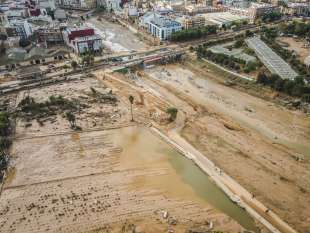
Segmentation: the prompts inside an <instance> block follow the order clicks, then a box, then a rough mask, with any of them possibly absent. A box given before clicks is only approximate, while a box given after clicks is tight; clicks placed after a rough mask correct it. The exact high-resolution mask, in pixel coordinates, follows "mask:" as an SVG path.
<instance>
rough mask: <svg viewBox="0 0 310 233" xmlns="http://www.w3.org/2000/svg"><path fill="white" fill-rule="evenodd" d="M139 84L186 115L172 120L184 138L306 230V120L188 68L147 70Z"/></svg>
mask: <svg viewBox="0 0 310 233" xmlns="http://www.w3.org/2000/svg"><path fill="white" fill-rule="evenodd" d="M144 81H145V83H147V84H148V85H149V86H152V87H153V89H156V91H157V92H159V93H161V94H162V95H163V96H165V98H166V99H167V100H169V101H171V102H172V103H174V104H175V106H176V107H177V108H178V109H179V111H180V112H181V113H182V114H181V115H180V116H183V115H185V117H183V118H182V119H179V121H178V120H177V126H179V128H182V127H183V126H184V127H183V128H182V130H181V134H182V136H183V137H185V138H186V139H187V140H188V141H189V142H190V143H191V144H193V145H194V146H195V147H196V148H198V149H199V150H200V151H201V152H202V153H204V154H205V155H206V156H207V157H208V158H209V159H211V160H212V161H213V162H215V163H216V165H217V166H219V167H221V168H222V169H223V170H224V171H225V172H227V173H228V174H229V175H231V176H232V177H233V178H234V179H236V180H237V181H238V182H240V183H241V184H242V186H244V187H245V188H246V189H248V190H249V191H250V192H252V193H253V194H254V196H255V198H258V199H259V200H260V201H261V202H262V203H264V204H265V205H266V206H267V207H268V208H270V209H272V210H273V211H274V212H275V213H277V214H278V215H279V216H280V217H281V218H282V219H284V220H285V221H287V222H288V223H289V224H290V225H291V226H293V227H294V228H296V229H297V230H298V231H299V232H307V231H308V230H309V228H310V225H309V223H310V221H309V220H310V215H309V214H310V201H309V198H308V196H309V193H310V183H309V177H310V172H309V171H310V157H309V156H310V154H309V153H310V118H309V116H307V115H305V114H303V113H301V112H299V111H291V110H288V109H285V108H284V107H280V106H277V105H276V104H274V103H271V102H268V101H265V100H263V99H261V98H258V97H254V96H252V95H249V94H247V93H244V92H242V91H240V90H237V89H234V88H233V87H229V86H227V85H224V83H226V81H227V80H225V79H224V78H223V77H221V76H219V75H218V74H216V73H213V71H212V70H211V69H210V68H203V67H201V66H196V65H193V64H190V65H188V64H187V65H186V66H184V65H183V66H182V65H168V66H163V67H156V68H153V69H150V70H146V71H145V77H144ZM184 120H185V121H184Z"/></svg>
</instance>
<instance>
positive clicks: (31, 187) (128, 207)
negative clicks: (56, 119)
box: [0, 127, 257, 233]
mask: <svg viewBox="0 0 310 233" xmlns="http://www.w3.org/2000/svg"><path fill="white" fill-rule="evenodd" d="M12 166H13V167H14V169H13V170H12V171H14V172H13V173H12V174H10V175H11V176H10V179H8V180H7V183H6V184H5V187H4V189H3V192H2V195H1V199H0V214H1V217H0V230H1V232H8V231H10V232H23V233H24V232H86V231H90V230H96V229H103V228H105V227H107V226H108V225H109V226H114V225H115V224H124V222H127V221H132V222H133V223H139V224H147V223H149V224H151V226H154V227H155V226H156V227H155V228H154V229H157V232H166V231H167V229H174V230H175V232H185V231H186V230H187V229H189V228H191V227H194V226H196V225H197V224H198V225H199V224H200V225H201V224H203V225H205V226H209V224H210V222H212V225H213V227H214V230H221V231H227V232H240V231H242V230H243V229H248V230H253V231H255V230H257V229H256V227H255V224H254V221H253V220H252V219H251V218H250V217H249V215H248V214H247V213H246V212H245V211H244V210H242V209H240V208H239V207H238V206H237V205H235V204H233V203H232V202H231V201H230V200H229V199H228V198H227V197H226V196H225V195H224V194H223V192H221V191H220V190H219V189H218V188H217V187H216V186H215V185H214V184H213V182H212V181H211V180H210V179H209V177H208V176H207V175H205V174H204V173H203V172H202V171H201V170H200V169H199V168H198V167H197V166H195V165H194V164H193V163H192V162H191V161H189V160H187V159H186V158H184V157H182V156H181V155H180V154H179V153H177V152H176V151H175V150H174V149H172V148H171V147H170V146H168V145H167V144H166V143H164V142H163V141H161V140H160V139H159V138H157V137H155V136H154V135H152V134H151V133H150V132H149V131H148V130H147V129H145V128H139V127H126V128H121V129H113V130H105V131H93V132H80V133H76V132H75V133H66V134H63V135H55V136H49V137H44V136H42V135H41V136H39V137H35V136H34V137H33V138H27V139H20V140H17V141H15V142H14V145H13V163H12ZM162 211H164V212H165V211H167V212H168V213H169V218H167V219H165V218H163V217H162V214H161V213H162ZM170 217H171V218H173V219H174V220H175V219H176V220H177V224H175V225H174V224H171V221H172V220H171V218H170ZM169 219H170V220H169ZM101 232H105V231H101ZM112 232H114V231H112ZM146 232H149V231H146ZM150 232H152V231H150Z"/></svg>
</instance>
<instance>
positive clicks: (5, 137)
mask: <svg viewBox="0 0 310 233" xmlns="http://www.w3.org/2000/svg"><path fill="white" fill-rule="evenodd" d="M11 134H12V126H11V121H10V116H9V114H8V113H7V112H4V111H2V112H0V182H2V180H3V177H4V173H5V171H6V169H7V166H8V161H9V148H10V146H11V144H12V141H11V137H10V136H11Z"/></svg>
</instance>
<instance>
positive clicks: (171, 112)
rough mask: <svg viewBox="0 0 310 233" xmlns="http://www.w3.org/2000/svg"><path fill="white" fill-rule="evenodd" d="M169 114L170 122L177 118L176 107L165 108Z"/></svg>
mask: <svg viewBox="0 0 310 233" xmlns="http://www.w3.org/2000/svg"><path fill="white" fill-rule="evenodd" d="M166 112H167V113H168V114H169V120H170V121H171V122H172V121H174V120H175V119H176V118H177V114H178V109H177V108H174V107H169V108H167V111H166Z"/></svg>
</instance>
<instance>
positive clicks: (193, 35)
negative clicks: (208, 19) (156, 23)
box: [171, 25, 217, 41]
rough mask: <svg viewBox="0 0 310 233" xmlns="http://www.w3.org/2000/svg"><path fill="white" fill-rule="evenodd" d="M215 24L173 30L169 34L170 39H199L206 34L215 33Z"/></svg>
mask: <svg viewBox="0 0 310 233" xmlns="http://www.w3.org/2000/svg"><path fill="white" fill-rule="evenodd" d="M216 32H217V26H215V25H209V26H205V27H201V28H192V29H186V30H181V31H177V32H173V33H172V34H171V40H172V41H187V40H192V39H199V38H202V37H204V36H207V35H211V34H216Z"/></svg>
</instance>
